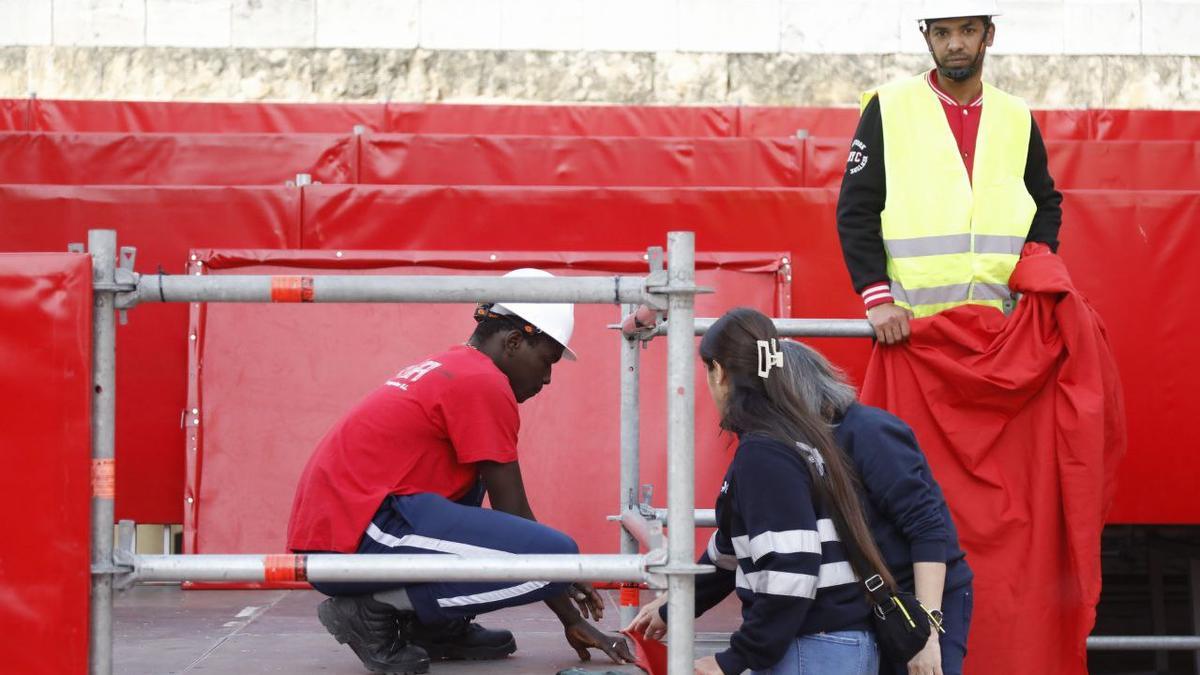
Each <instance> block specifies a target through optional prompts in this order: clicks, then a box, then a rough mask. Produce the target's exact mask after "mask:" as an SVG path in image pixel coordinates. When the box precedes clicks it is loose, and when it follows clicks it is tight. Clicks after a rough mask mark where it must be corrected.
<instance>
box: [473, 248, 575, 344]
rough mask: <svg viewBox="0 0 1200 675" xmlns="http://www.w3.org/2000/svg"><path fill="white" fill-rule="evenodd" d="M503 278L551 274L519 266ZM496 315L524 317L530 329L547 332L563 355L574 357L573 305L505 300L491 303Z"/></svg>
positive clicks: (546, 275)
mask: <svg viewBox="0 0 1200 675" xmlns="http://www.w3.org/2000/svg"><path fill="white" fill-rule="evenodd" d="M504 276H505V277H506V278H507V277H553V276H554V275H553V274H551V273H549V272H547V271H545V270H539V269H535V268H533V267H522V268H521V269H516V270H513V271H511V272H509V273H508V274H505V275H504ZM492 311H493V312H495V313H496V314H515V315H517V316H519V317H521V318H522V319H525V320H526V321H528V322H529V323H530V324H532V325H533V327H534V328H537V329H538V330H540V331H542V332H543V333H545V334H546V335H549V336H550V337H551V338H553V339H554V341H555V342H557V343H558V344H560V345H562V346H563V358H565V359H567V360H568V361H574V360H575V352H574V351H572V350H571V347H570V342H571V333H573V332H575V305H573V304H571V303H569V302H564V303H544V302H506V303H496V304H495V305H493V306H492Z"/></svg>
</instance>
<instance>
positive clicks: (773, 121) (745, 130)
mask: <svg viewBox="0 0 1200 675" xmlns="http://www.w3.org/2000/svg"><path fill="white" fill-rule="evenodd" d="M734 110H736V111H737V117H736V119H737V135H738V136H782V137H784V138H795V137H796V133H797V132H800V131H803V132H804V133H805V134H807V135H809V136H832V137H834V138H844V139H846V140H845V142H846V143H849V142H850V138H851V137H852V136H854V130H855V129H856V128H858V108H856V107H852V106H846V107H842V108H798V107H785V106H775V107H740V108H734Z"/></svg>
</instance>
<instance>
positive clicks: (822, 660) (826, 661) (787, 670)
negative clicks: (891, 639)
mask: <svg viewBox="0 0 1200 675" xmlns="http://www.w3.org/2000/svg"><path fill="white" fill-rule="evenodd" d="M751 672H752V673H755V674H756V675H875V674H876V673H878V672H879V648H878V647H876V645H875V634H874V633H872V632H870V631H865V630H843V631H837V632H833V633H813V634H811V635H801V636H800V637H798V638H796V639H795V640H792V643H791V644H790V645H788V650H787V652H786V653H785V654H784V655H783V659H782V660H780V662H779V663H776V664H775V666H774V667H772V668H770V669H769V670H754V671H751Z"/></svg>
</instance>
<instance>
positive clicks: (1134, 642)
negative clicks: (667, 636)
mask: <svg viewBox="0 0 1200 675" xmlns="http://www.w3.org/2000/svg"><path fill="white" fill-rule="evenodd" d="M696 642H700V643H704V644H710V645H718V646H721V645H728V644H729V633H697V634H696ZM1087 648H1088V649H1090V650H1092V651H1158V650H1168V651H1197V650H1200V635H1092V636H1089V637H1088V639H1087Z"/></svg>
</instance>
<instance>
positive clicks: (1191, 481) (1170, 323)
mask: <svg viewBox="0 0 1200 675" xmlns="http://www.w3.org/2000/svg"><path fill="white" fill-rule="evenodd" d="M1063 221H1064V225H1063V231H1062V247H1061V249H1060V253H1061V254H1062V256H1063V259H1064V260H1065V261H1066V263H1067V268H1068V269H1069V270H1070V271H1071V276H1072V278H1073V279H1074V281H1075V285H1076V287H1077V288H1078V289H1079V290H1080V292H1081V293H1082V294H1083V295H1084V296H1085V297H1087V299H1088V300H1089V301H1090V302H1091V304H1092V305H1093V306H1095V308H1096V311H1097V312H1098V313H1099V314H1100V316H1102V317H1104V322H1105V324H1106V325H1107V326H1108V331H1109V339H1110V341H1111V343H1112V347H1113V352H1114V353H1115V354H1116V357H1117V364H1118V367H1119V368H1120V371H1121V380H1122V384H1123V385H1124V390H1125V402H1126V416H1127V419H1128V428H1129V453H1128V454H1127V455H1126V458H1125V461H1124V462H1123V463H1122V464H1121V468H1120V473H1119V480H1118V484H1117V495H1116V498H1115V501H1114V503H1113V509H1112V512H1111V513H1110V515H1109V522H1113V523H1145V524H1154V523H1200V500H1197V499H1195V498H1194V494H1195V486H1196V485H1200V462H1198V461H1196V454H1195V452H1194V448H1193V447H1192V446H1191V445H1190V444H1188V443H1181V442H1180V438H1179V430H1180V429H1186V428H1189V425H1191V423H1192V420H1193V419H1194V417H1195V414H1196V410H1197V409H1198V408H1200V394H1197V391H1196V386H1195V383H1196V380H1197V378H1198V377H1200V353H1197V351H1196V350H1195V349H1193V348H1192V345H1193V344H1194V343H1195V339H1196V338H1195V336H1196V335H1200V315H1197V314H1196V313H1195V312H1191V311H1186V309H1185V308H1187V307H1190V306H1191V305H1192V304H1194V303H1193V300H1192V298H1194V297H1195V296H1196V294H1197V293H1200V280H1196V279H1195V278H1194V275H1192V274H1187V273H1181V271H1182V270H1191V269H1192V268H1194V267H1195V264H1196V263H1195V260H1196V252H1197V251H1200V194H1198V193H1195V192H1188V193H1183V192H1105V191H1087V190H1080V191H1077V192H1076V191H1069V192H1067V193H1066V197H1065V199H1064V201H1063Z"/></svg>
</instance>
